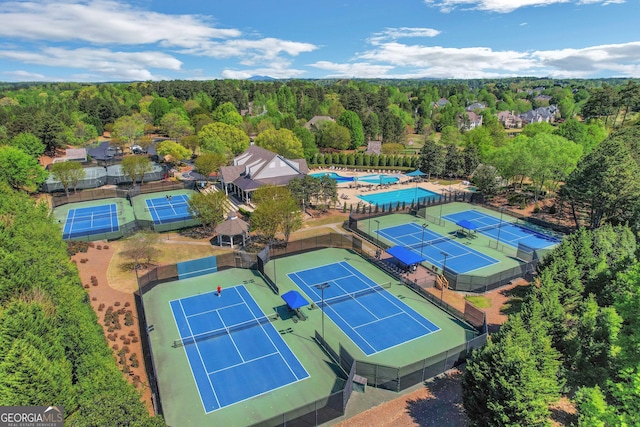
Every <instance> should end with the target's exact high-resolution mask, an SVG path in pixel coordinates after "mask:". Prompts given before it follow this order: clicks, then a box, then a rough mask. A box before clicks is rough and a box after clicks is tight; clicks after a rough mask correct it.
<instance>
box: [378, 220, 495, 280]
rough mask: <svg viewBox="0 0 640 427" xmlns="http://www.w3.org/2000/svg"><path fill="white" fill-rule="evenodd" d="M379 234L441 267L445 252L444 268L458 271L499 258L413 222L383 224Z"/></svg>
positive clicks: (459, 272) (466, 270)
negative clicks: (392, 224) (391, 224)
mask: <svg viewBox="0 0 640 427" xmlns="http://www.w3.org/2000/svg"><path fill="white" fill-rule="evenodd" d="M380 236H381V237H384V238H385V239H387V240H389V241H391V242H393V243H395V244H396V245H400V246H406V247H408V248H409V249H411V250H412V251H414V252H416V253H419V254H421V255H422V256H423V257H425V258H426V259H427V260H428V261H429V262H430V263H431V264H433V265H435V266H436V267H439V268H442V265H443V263H444V259H445V254H446V259H447V261H446V268H447V270H452V271H453V272H455V273H457V274H462V273H468V272H470V271H472V270H477V269H479V268H484V267H488V266H490V265H493V264H496V263H498V262H499V261H498V260H497V259H495V258H491V257H490V256H488V255H485V254H483V253H480V252H478V251H476V250H473V249H471V248H470V247H468V246H466V245H463V244H461V243H458V242H456V241H455V240H453V239H451V238H450V237H447V236H442V235H441V234H438V233H436V232H433V231H431V230H429V229H428V228H423V227H422V226H421V225H419V224H416V223H414V222H410V223H408V224H402V225H397V226H394V227H388V228H383V229H381V230H380Z"/></svg>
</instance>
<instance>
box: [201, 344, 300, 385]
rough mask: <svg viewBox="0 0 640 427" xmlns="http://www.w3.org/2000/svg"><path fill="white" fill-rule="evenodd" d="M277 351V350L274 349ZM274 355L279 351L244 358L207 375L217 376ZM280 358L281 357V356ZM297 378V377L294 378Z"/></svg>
mask: <svg viewBox="0 0 640 427" xmlns="http://www.w3.org/2000/svg"><path fill="white" fill-rule="evenodd" d="M276 350H277V349H276ZM275 354H280V352H279V351H275V352H273V353H269V354H264V355H262V356H259V357H256V358H254V359H247V360H244V358H243V359H242V363H236V364H235V365H229V366H225V367H224V368H220V369H216V370H215V371H211V372H207V375H212V374H217V373H219V372H224V371H228V370H229V369H233V368H237V367H238V366H242V365H246V364H247V363H251V362H255V361H256V360H260V359H265V358H267V357H271V356H273V355H275ZM281 356H282V355H281ZM296 378H297V377H296Z"/></svg>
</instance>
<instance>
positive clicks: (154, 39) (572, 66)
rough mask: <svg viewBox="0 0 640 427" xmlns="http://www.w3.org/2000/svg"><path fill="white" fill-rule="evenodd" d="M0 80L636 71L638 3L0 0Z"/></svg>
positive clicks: (639, 58) (639, 70) (639, 71)
mask: <svg viewBox="0 0 640 427" xmlns="http://www.w3.org/2000/svg"><path fill="white" fill-rule="evenodd" d="M0 23H1V24H0V81H78V82H85V81H89V82H101V81H141V80H174V79H182V80H199V79H221V78H231V79H243V78H248V77H251V76H255V75H266V76H271V77H274V78H326V77H333V78H345V77H346V78H354V77H355V78H494V77H511V76H538V77H558V78H561V77H566V78H569V77H575V78H597V77H640V1H639V0H393V1H391V0H368V1H364V0H360V1H354V0H341V1H337V0H325V1H322V2H312V1H306V0H296V1H293V0H279V1H266V0H262V1H255V0H240V1H228V0H212V1H206V0H178V1H176V0H135V1H131V0H129V1H125V0H97V1H93V0H61V1H55V0H52V1H49V0H45V1H39V0H33V1H2V2H0Z"/></svg>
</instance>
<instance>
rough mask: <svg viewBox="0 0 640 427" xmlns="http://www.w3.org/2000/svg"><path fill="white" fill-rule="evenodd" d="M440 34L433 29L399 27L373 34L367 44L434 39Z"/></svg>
mask: <svg viewBox="0 0 640 427" xmlns="http://www.w3.org/2000/svg"><path fill="white" fill-rule="evenodd" d="M440 33H441V31H439V30H435V29H433V28H416V27H399V28H385V30H384V31H381V32H379V33H374V34H373V35H372V36H371V37H370V38H369V43H371V44H378V43H380V42H383V41H387V40H397V39H401V38H409V37H436V36H438V35H439V34H440Z"/></svg>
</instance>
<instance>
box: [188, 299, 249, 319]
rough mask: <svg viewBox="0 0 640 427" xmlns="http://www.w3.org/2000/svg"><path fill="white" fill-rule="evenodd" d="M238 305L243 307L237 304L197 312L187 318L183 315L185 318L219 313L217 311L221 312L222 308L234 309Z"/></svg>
mask: <svg viewBox="0 0 640 427" xmlns="http://www.w3.org/2000/svg"><path fill="white" fill-rule="evenodd" d="M181 299H184V298H181ZM239 305H244V304H242V303H240V302H239V303H237V304H231V305H225V306H224V307H220V308H214V309H212V310H205V311H199V312H197V313H194V314H189V315H188V316H187V315H186V314H185V316H187V318H189V317H193V316H200V315H201V314H205V313H211V312H212V311H219V310H222V309H223V308H229V307H236V306H239Z"/></svg>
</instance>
